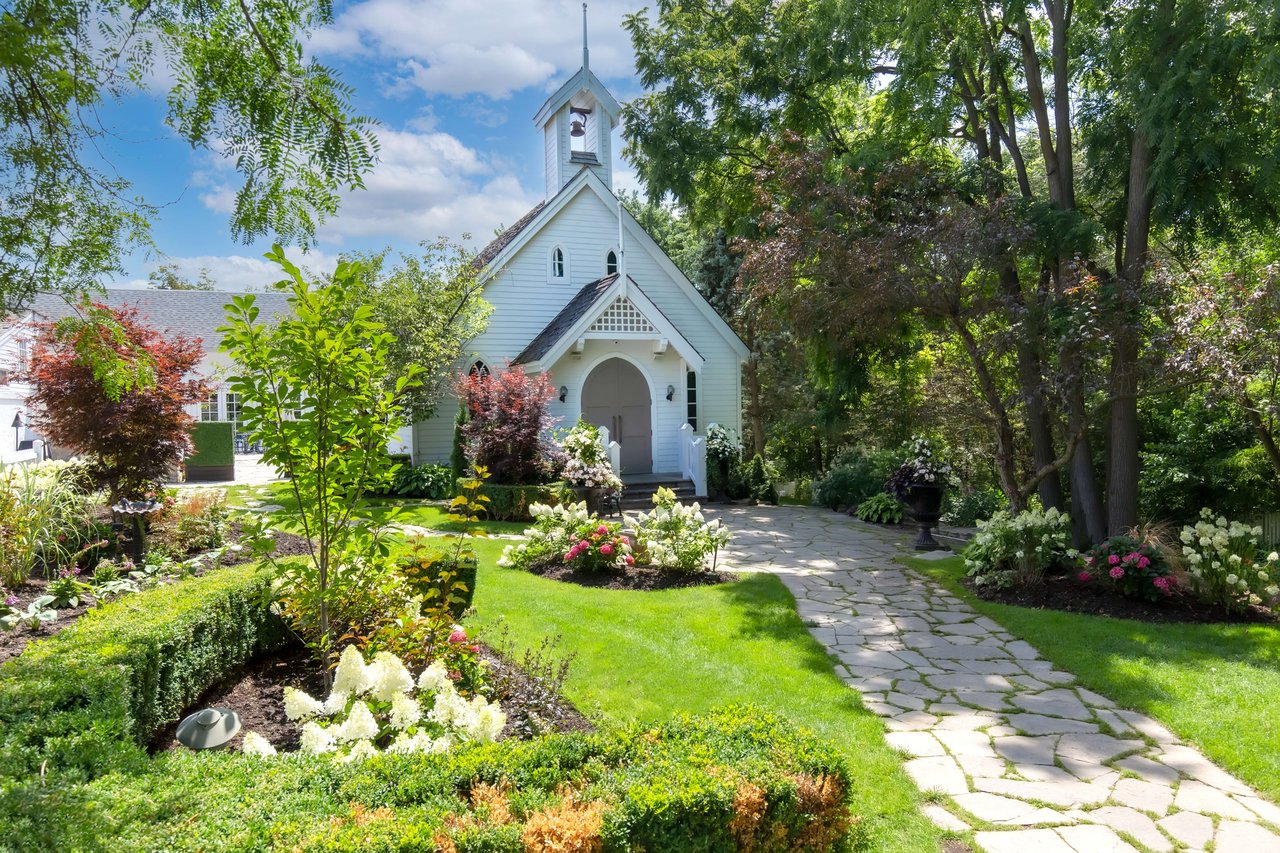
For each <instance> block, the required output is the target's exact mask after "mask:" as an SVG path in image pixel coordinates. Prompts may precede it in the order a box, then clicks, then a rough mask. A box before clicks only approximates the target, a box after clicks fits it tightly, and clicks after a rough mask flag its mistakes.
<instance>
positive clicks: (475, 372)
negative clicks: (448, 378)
mask: <svg viewBox="0 0 1280 853" xmlns="http://www.w3.org/2000/svg"><path fill="white" fill-rule="evenodd" d="M467 375H468V376H479V377H480V378H481V379H488V378H489V365H487V364H485V363H484V362H483V361H477V362H476V363H475V364H473V365H471V369H470V370H468V371H467Z"/></svg>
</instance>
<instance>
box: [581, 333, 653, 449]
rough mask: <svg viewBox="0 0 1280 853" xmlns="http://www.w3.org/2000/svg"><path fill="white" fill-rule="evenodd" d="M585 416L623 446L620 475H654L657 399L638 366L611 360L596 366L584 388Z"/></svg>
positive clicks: (584, 417) (583, 415)
mask: <svg viewBox="0 0 1280 853" xmlns="http://www.w3.org/2000/svg"><path fill="white" fill-rule="evenodd" d="M582 417H583V420H585V421H587V422H588V423H592V424H595V425H596V426H602V427H606V428H607V429H608V430H609V437H610V438H612V439H613V440H614V441H616V442H618V444H620V445H622V470H621V471H620V472H618V473H619V474H651V473H653V400H652V398H651V397H650V395H649V383H648V382H646V381H645V378H644V375H643V374H642V373H641V372H640V370H639V368H637V367H636V366H635V365H634V364H632V363H631V362H629V361H627V360H626V359H622V358H611V359H608V360H606V361H602V362H600V364H598V365H596V367H595V369H593V370H592V371H591V373H590V374H589V375H588V376H587V381H586V382H584V383H583V385H582Z"/></svg>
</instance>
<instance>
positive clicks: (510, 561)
mask: <svg viewBox="0 0 1280 853" xmlns="http://www.w3.org/2000/svg"><path fill="white" fill-rule="evenodd" d="M529 514H530V515H531V516H533V525H532V526H531V527H526V528H525V531H524V541H523V542H520V543H518V544H516V545H508V546H507V547H506V548H504V549H503V551H502V556H501V557H499V558H498V565H499V566H502V567H503V568H507V569H528V568H529V567H530V566H533V565H536V564H539V563H542V562H546V561H549V560H553V559H559V558H561V557H562V556H563V555H564V553H565V551H567V550H568V549H569V548H570V547H572V545H573V541H576V540H574V532H575V531H577V530H580V529H581V528H583V527H585V526H587V525H589V524H591V522H592V521H593V520H594V516H592V515H591V513H589V512H587V505H586V503H585V502H582V501H579V502H578V503H572V504H561V505H559V506H548V505H547V504H540V503H535V504H532V505H531V506H530V507H529Z"/></svg>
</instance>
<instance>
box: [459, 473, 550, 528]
mask: <svg viewBox="0 0 1280 853" xmlns="http://www.w3.org/2000/svg"><path fill="white" fill-rule="evenodd" d="M465 482H467V478H465V477H464V478H462V479H460V480H458V481H457V482H456V483H455V484H454V494H461V492H462V486H463V483H465ZM480 495H481V496H482V497H486V498H488V499H489V500H488V503H487V504H486V506H485V511H486V513H487V514H486V515H485V520H486V521H530V520H532V519H533V516H532V515H530V513H529V507H531V506H533V505H534V504H548V505H550V506H555V505H557V504H561V503H565V502H567V501H572V500H574V495H573V492H572V490H570V489H567V488H566V487H565V486H564V484H562V483H551V484H549V485H542V486H503V485H499V484H497V483H485V484H484V486H483V487H481V489H480Z"/></svg>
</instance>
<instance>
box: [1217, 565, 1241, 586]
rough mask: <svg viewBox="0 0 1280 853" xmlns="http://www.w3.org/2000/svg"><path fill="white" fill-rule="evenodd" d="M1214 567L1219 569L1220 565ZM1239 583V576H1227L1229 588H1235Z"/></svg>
mask: <svg viewBox="0 0 1280 853" xmlns="http://www.w3.org/2000/svg"><path fill="white" fill-rule="evenodd" d="M1213 566H1214V568H1217V567H1218V564H1217V563H1214V564H1213ZM1239 582H1240V578H1239V577H1238V576H1237V575H1227V586H1235V585H1236V584H1237V583H1239Z"/></svg>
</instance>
